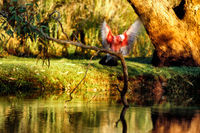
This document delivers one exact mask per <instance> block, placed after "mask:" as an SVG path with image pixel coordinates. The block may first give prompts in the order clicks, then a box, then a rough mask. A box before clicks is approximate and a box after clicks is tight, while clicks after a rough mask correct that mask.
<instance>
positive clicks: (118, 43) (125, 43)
mask: <svg viewBox="0 0 200 133" xmlns="http://www.w3.org/2000/svg"><path fill="white" fill-rule="evenodd" d="M141 25H142V22H141V21H140V19H137V20H136V21H135V22H134V23H133V24H132V25H131V26H130V28H129V29H128V30H126V31H125V32H124V33H123V34H120V35H117V36H114V35H113V33H112V31H111V29H110V27H109V26H108V24H107V23H106V21H104V22H103V24H102V27H101V37H102V44H103V47H104V48H105V49H108V50H112V51H114V52H121V53H122V54H123V55H128V54H129V53H130V51H131V49H132V47H133V43H134V41H135V39H136V36H137V34H138V32H139V30H140V27H141ZM113 59H114V60H116V57H114V56H112V55H110V54H107V55H106V57H104V58H103V59H102V60H101V61H100V62H99V63H100V64H102V65H109V63H108V62H110V61H111V60H113ZM116 61H117V60H116ZM116 61H114V62H115V63H114V64H116ZM112 62H113V61H112ZM111 66H113V64H111ZM114 66H115V65H114Z"/></svg>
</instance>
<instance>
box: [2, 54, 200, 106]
mask: <svg viewBox="0 0 200 133" xmlns="http://www.w3.org/2000/svg"><path fill="white" fill-rule="evenodd" d="M98 61H99V59H95V60H92V61H91V66H90V67H89V70H88V73H87V76H86V78H85V80H84V81H83V82H82V83H81V84H80V85H79V86H78V87H77V88H76V90H75V91H74V93H73V97H74V98H73V100H74V101H76V100H84V101H87V102H93V101H110V102H120V97H119V92H117V90H116V89H115V86H116V85H118V86H119V87H122V86H123V82H122V81H123V78H122V73H121V66H117V67H106V66H102V65H100V64H98ZM88 63H89V60H86V59H73V60H72V59H51V65H50V67H49V68H48V67H47V66H45V65H44V66H42V61H41V60H40V61H39V62H38V63H37V61H36V59H34V58H18V57H7V58H1V59H0V73H1V74H0V94H1V96H14V97H18V98H46V99H55V100H57V99H60V100H68V99H69V93H70V91H71V90H73V89H74V88H75V87H76V86H77V84H78V83H79V82H80V81H81V79H82V78H83V77H84V75H85V72H86V70H87V66H88ZM149 63H150V59H148V58H134V59H127V66H128V71H129V90H128V93H127V98H128V100H129V101H130V102H131V103H134V104H137V105H138V104H139V105H153V104H162V103H174V104H178V105H190V104H195V105H200V102H199V101H200V98H199V94H200V88H199V86H200V83H199V82H198V81H199V80H200V68H194V67H163V68H156V67H153V66H152V65H151V64H149Z"/></svg>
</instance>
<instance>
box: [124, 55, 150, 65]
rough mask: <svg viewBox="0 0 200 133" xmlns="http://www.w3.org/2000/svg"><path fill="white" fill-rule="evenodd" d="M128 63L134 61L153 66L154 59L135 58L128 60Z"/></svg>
mask: <svg viewBox="0 0 200 133" xmlns="http://www.w3.org/2000/svg"><path fill="white" fill-rule="evenodd" d="M126 60H127V61H133V62H137V63H142V64H151V60H152V57H135V58H126Z"/></svg>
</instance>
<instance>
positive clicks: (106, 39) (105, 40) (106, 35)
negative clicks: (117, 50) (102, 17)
mask: <svg viewBox="0 0 200 133" xmlns="http://www.w3.org/2000/svg"><path fill="white" fill-rule="evenodd" d="M101 37H102V44H103V47H104V48H106V49H109V48H110V44H111V43H112V41H113V38H114V36H113V34H112V32H111V30H110V27H109V26H108V25H107V23H106V21H104V22H103V24H102V27H101Z"/></svg>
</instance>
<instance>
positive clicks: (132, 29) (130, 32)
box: [120, 18, 142, 55]
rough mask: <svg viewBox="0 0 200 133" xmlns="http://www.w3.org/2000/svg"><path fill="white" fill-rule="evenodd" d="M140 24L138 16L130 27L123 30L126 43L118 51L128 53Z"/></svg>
mask: <svg viewBox="0 0 200 133" xmlns="http://www.w3.org/2000/svg"><path fill="white" fill-rule="evenodd" d="M141 25H142V22H141V21H140V19H139V18H138V19H137V20H136V21H135V22H134V23H133V24H132V25H131V27H130V28H129V29H128V30H127V31H125V32H124V36H125V37H126V38H127V45H125V46H123V47H121V49H120V51H121V52H122V54H123V55H127V54H129V52H130V50H131V49H132V47H133V43H134V41H135V39H136V37H137V34H138V33H139V30H140V27H141Z"/></svg>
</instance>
